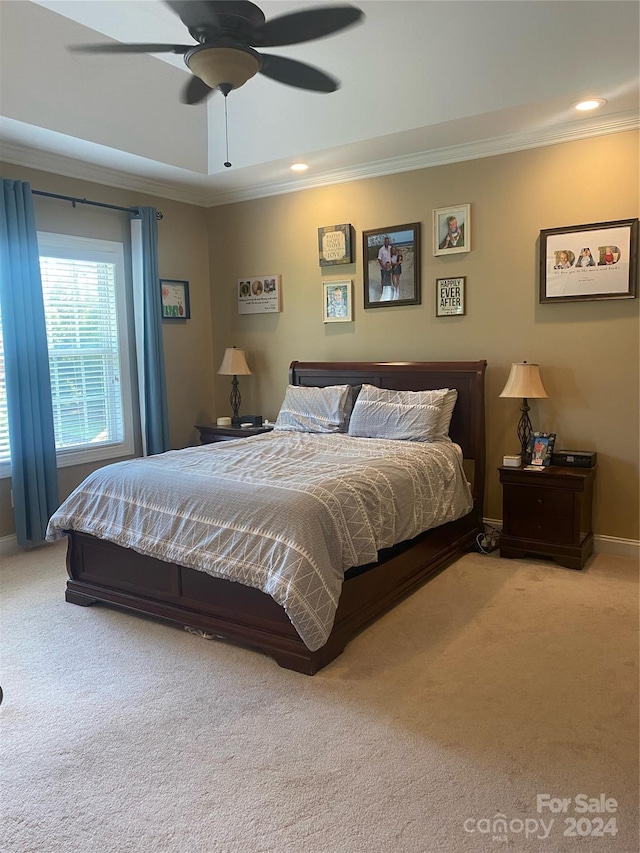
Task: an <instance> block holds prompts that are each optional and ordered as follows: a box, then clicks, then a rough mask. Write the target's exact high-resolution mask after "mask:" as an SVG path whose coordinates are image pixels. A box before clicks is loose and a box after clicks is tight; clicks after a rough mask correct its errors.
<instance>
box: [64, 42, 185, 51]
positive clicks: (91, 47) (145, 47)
mask: <svg viewBox="0 0 640 853" xmlns="http://www.w3.org/2000/svg"><path fill="white" fill-rule="evenodd" d="M193 46H194V45H192V44H118V43H116V42H111V43H109V44H73V45H71V47H70V48H69V50H71V51H73V53H186V52H187V51H188V50H191V48H192V47H193Z"/></svg>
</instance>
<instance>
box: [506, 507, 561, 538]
mask: <svg viewBox="0 0 640 853" xmlns="http://www.w3.org/2000/svg"><path fill="white" fill-rule="evenodd" d="M509 533H510V535H511V536H517V537H518V538H520V539H537V540H538V541H540V542H554V543H556V544H558V545H570V544H571V543H572V541H573V518H560V517H559V516H556V517H553V516H548V515H542V514H537V515H536V514H531V515H518V516H516V517H515V518H512V519H511V523H510V525H509Z"/></svg>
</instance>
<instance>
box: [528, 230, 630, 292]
mask: <svg viewBox="0 0 640 853" xmlns="http://www.w3.org/2000/svg"><path fill="white" fill-rule="evenodd" d="M637 286H638V220H637V219H619V220H617V221H615V222H596V223H594V224H592V225H573V226H571V227H569V228H547V229H546V230H544V231H541V232H540V302H569V301H573V300H581V301H585V300H592V299H635V297H636V295H637Z"/></svg>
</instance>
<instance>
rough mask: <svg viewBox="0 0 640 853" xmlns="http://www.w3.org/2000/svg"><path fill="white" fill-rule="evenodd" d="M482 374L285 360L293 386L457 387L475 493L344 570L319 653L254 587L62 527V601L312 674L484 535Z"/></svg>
mask: <svg viewBox="0 0 640 853" xmlns="http://www.w3.org/2000/svg"><path fill="white" fill-rule="evenodd" d="M485 368H486V361H474V362H393V363H377V362H335V363H325V362H299V361H294V362H292V364H291V367H290V371H289V379H290V383H291V384H292V385H306V386H325V385H340V384H347V383H349V384H351V385H361V384H363V383H368V384H370V385H377V386H379V387H381V388H391V389H396V390H409V391H419V390H425V389H434V388H455V389H457V391H458V401H457V403H456V407H455V410H454V413H453V418H452V421H451V428H450V435H451V438H452V439H453V440H454V441H455V442H457V443H458V444H459V445H460V446H461V447H462V449H463V453H464V458H465V470H466V472H467V477H468V479H469V481H470V482H471V484H472V491H473V497H474V505H473V509H472V510H471V512H470V513H469V514H468V515H466V516H464V517H463V518H461V519H458V520H457V521H454V522H451V523H449V524H445V525H443V526H441V527H438V528H435V529H434V530H430V531H427V532H426V533H423V534H421V535H420V536H418V537H417V538H416V539H413V540H411V541H410V542H403V543H401V544H400V545H397V546H395V547H394V548H389V549H387V550H386V551H383V552H380V559H379V561H378V562H377V563H372V564H370V565H367V566H359V567H357V568H353V569H350V570H349V571H348V572H347V573H346V575H345V582H344V585H343V590H342V593H341V596H340V602H339V605H338V610H337V613H336V619H335V623H334V627H333V630H332V633H331V635H330V637H329V639H328V641H327V643H326V644H325V645H324V646H323V647H322V648H321V649H318V650H317V651H315V652H311V651H309V649H308V648H307V647H306V646H305V645H304V643H303V642H302V640H301V639H300V637H299V635H298V633H297V632H296V630H295V628H294V627H293V626H292V624H291V622H290V621H289V618H288V617H287V615H286V613H285V612H284V610H283V608H282V607H280V605H278V604H276V602H275V601H274V600H273V599H272V598H271V597H270V596H269V595H267V594H266V593H263V592H261V591H260V590H257V589H253V588H252V587H246V586H242V585H241V584H239V583H233V582H231V581H227V580H223V579H220V578H214V577H211V576H210V575H208V574H205V573H204V572H199V571H197V570H195V569H190V568H185V567H183V566H179V565H176V564H174V563H165V562H162V561H160V560H157V559H153V558H151V557H145V556H143V555H141V554H138V553H137V552H135V551H132V550H129V549H127V548H122V547H121V546H119V545H114V544H113V543H111V542H107V541H104V540H100V539H96V538H94V537H92V536H88V535H87V534H84V533H77V532H75V531H68V536H69V547H68V551H67V569H68V572H69V578H70V579H69V581H68V582H67V589H66V596H65V597H66V600H67V601H70V602H72V603H74V604H80V605H85V606H86V605H90V604H94V603H95V602H107V603H109V604H115V605H117V606H119V607H123V608H127V609H128V610H132V611H136V612H139V613H144V614H148V615H151V616H156V617H160V618H162V619H166V620H169V621H171V622H174V623H178V624H180V625H185V626H189V627H193V628H197V629H200V630H202V631H206V632H209V633H211V634H214V635H215V636H217V637H219V638H220V639H226V640H231V641H233V642H236V643H239V644H243V645H248V646H251V647H254V648H256V649H259V650H261V651H263V652H266V653H268V654H270V655H271V656H272V657H274V658H275V660H276V661H277V662H278V663H279V664H280V666H283V667H285V668H287V669H293V670H296V671H297V672H302V673H305V674H307V675H313V674H314V673H316V672H317V671H318V670H319V669H321V668H322V667H323V666H326V664H328V663H329V662H330V661H331V660H333V659H334V658H335V657H337V656H338V655H339V654H340V653H341V652H342V650H343V649H344V647H345V645H346V644H347V642H348V641H349V640H350V639H351V638H352V637H353V636H354V634H356V632H358V631H359V630H360V629H361V628H362V627H363V626H364V625H365V624H367V623H368V622H370V621H371V620H373V619H374V618H375V617H376V616H379V615H380V614H381V613H383V612H384V611H386V610H388V609H389V608H391V607H392V606H393V605H394V604H396V603H397V602H398V601H399V600H400V599H401V598H403V597H405V596H406V595H407V594H409V593H410V592H412V591H413V590H414V589H416V588H417V587H418V586H419V585H420V584H422V583H423V582H424V581H425V580H426V579H427V578H429V577H430V576H432V575H434V574H436V573H437V572H439V571H441V570H442V569H443V568H445V567H446V566H447V565H448V564H450V563H451V562H452V561H454V560H455V559H456V558H457V557H459V556H460V554H462V553H463V552H464V551H465V550H467V549H468V547H469V546H470V545H471V544H472V543H473V542H474V540H475V538H476V536H477V534H478V533H479V532H480V531H481V530H482V529H483V527H482V517H483V515H482V506H483V495H484V479H485V436H484V372H485Z"/></svg>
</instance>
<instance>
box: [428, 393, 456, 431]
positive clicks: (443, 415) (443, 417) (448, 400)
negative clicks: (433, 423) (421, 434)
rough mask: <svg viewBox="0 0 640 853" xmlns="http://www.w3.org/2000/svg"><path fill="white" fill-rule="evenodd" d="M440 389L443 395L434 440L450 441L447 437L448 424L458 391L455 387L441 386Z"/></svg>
mask: <svg viewBox="0 0 640 853" xmlns="http://www.w3.org/2000/svg"><path fill="white" fill-rule="evenodd" d="M442 390H443V391H444V392H445V395H444V400H443V403H442V411H441V412H440V417H439V418H438V426H437V427H436V434H435V435H434V440H439V441H451V439H450V438H449V426H450V424H451V418H452V416H453V409H454V407H455V405H456V401H457V399H458V392H457V391H456V390H455V388H443V389H442Z"/></svg>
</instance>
